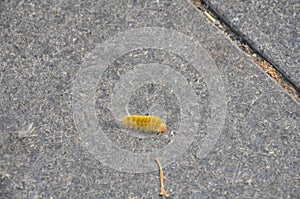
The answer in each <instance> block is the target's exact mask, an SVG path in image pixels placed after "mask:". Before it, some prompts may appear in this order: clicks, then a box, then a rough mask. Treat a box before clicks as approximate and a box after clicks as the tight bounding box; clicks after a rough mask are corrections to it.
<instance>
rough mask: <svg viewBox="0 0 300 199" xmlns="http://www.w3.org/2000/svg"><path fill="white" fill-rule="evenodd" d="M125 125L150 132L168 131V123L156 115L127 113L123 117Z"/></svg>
mask: <svg viewBox="0 0 300 199" xmlns="http://www.w3.org/2000/svg"><path fill="white" fill-rule="evenodd" d="M122 123H123V125H124V126H125V127H127V128H131V129H137V130H142V131H148V132H158V133H161V132H162V133H163V132H166V131H167V125H166V124H165V123H164V122H163V120H162V119H161V118H160V117H157V116H154V115H148V116H143V115H127V116H125V117H123V118H122Z"/></svg>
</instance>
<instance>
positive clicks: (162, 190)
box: [156, 158, 169, 198]
mask: <svg viewBox="0 0 300 199" xmlns="http://www.w3.org/2000/svg"><path fill="white" fill-rule="evenodd" d="M156 162H157V164H158V167H159V178H160V193H159V195H161V196H164V197H166V198H167V197H169V194H167V192H166V190H165V187H164V174H163V170H162V167H161V164H160V160H159V159H158V158H156Z"/></svg>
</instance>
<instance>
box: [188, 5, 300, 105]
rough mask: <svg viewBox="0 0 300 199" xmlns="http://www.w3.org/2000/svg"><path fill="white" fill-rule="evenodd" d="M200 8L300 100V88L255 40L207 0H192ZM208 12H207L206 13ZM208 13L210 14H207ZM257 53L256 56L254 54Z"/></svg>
mask: <svg viewBox="0 0 300 199" xmlns="http://www.w3.org/2000/svg"><path fill="white" fill-rule="evenodd" d="M190 2H191V3H192V4H194V5H195V6H196V7H197V8H198V9H199V10H201V11H202V12H203V13H204V16H206V17H207V18H208V19H209V21H211V22H212V20H211V18H215V19H216V21H217V22H216V23H213V22H212V23H213V24H214V25H216V26H217V27H218V28H219V29H220V30H221V31H222V32H223V33H224V34H226V35H227V36H228V37H229V38H230V39H231V40H232V41H233V42H234V43H235V44H237V46H238V47H239V48H240V49H241V50H242V51H243V52H244V53H245V54H246V55H247V56H248V57H250V58H251V59H252V60H253V61H254V62H255V63H256V64H257V65H258V66H259V67H261V68H262V69H263V70H264V71H265V72H266V73H267V74H268V75H269V76H270V77H272V78H273V79H274V80H275V81H276V82H277V83H278V84H279V85H281V86H282V87H283V89H284V90H286V91H287V92H288V93H289V94H290V95H291V96H292V97H293V98H294V99H296V100H297V101H298V102H300V88H297V87H296V86H295V84H294V83H293V82H292V81H291V80H289V79H288V78H287V77H286V76H285V74H284V73H283V72H282V71H281V70H279V68H278V67H276V65H275V64H272V63H271V61H269V60H268V58H266V57H265V56H264V55H262V54H261V53H260V52H259V50H257V49H256V48H255V47H254V46H255V45H254V44H253V42H251V41H249V39H247V38H245V37H244V36H243V33H242V32H240V31H239V30H238V29H237V28H236V27H234V26H233V25H231V23H230V22H229V20H227V19H226V17H224V16H222V15H221V14H220V13H218V12H217V11H215V10H214V9H213V8H212V6H211V5H210V4H209V3H208V2H207V1H205V0H190ZM205 12H206V13H205ZM207 13H208V15H210V16H207ZM254 55H255V56H254Z"/></svg>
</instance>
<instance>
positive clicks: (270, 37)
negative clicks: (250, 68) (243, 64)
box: [205, 0, 300, 89]
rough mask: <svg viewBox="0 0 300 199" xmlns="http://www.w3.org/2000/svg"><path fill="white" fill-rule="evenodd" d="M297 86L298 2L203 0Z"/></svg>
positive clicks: (299, 63) (299, 83) (299, 64)
mask: <svg viewBox="0 0 300 199" xmlns="http://www.w3.org/2000/svg"><path fill="white" fill-rule="evenodd" d="M205 2H207V3H209V4H210V5H211V7H212V9H213V10H215V11H216V12H217V13H219V14H220V15H221V16H222V19H224V20H226V21H227V22H228V23H229V24H230V25H231V26H233V27H235V29H237V30H238V31H239V32H240V33H241V34H242V35H244V37H245V38H247V39H248V41H250V43H251V44H252V45H253V46H254V47H255V48H256V49H257V50H258V51H259V52H260V53H261V54H263V55H264V56H265V57H266V58H267V59H268V60H269V61H270V62H271V63H272V64H273V65H274V66H275V67H277V68H278V69H279V70H280V71H281V72H282V73H283V74H285V76H286V77H287V78H288V79H290V80H291V82H293V84H295V85H296V86H297V87H298V89H299V88H300V75H299V74H300V58H299V54H300V45H299V44H300V39H299V38H300V36H299V32H300V29H299V27H300V22H299V17H300V13H299V10H300V2H299V1H298V0H292V1H278V0H272V1H240V0H235V1H229V0H228V1H223V0H222V1H221V0H205Z"/></svg>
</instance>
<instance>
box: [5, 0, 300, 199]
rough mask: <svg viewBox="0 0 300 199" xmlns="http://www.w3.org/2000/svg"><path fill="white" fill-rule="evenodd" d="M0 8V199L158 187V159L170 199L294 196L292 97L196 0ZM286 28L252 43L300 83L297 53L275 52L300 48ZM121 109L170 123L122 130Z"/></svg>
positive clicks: (141, 191) (297, 140)
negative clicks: (281, 42) (280, 39)
mask: <svg viewBox="0 0 300 199" xmlns="http://www.w3.org/2000/svg"><path fill="white" fill-rule="evenodd" d="M266 6H268V4H266ZM277 6H283V7H282V9H283V10H284V9H286V7H284V6H285V4H278V5H277ZM222 8H223V7H222ZM250 8H251V7H250ZM228 9H229V8H228ZM223 10H226V11H228V10H227V8H226V7H224V8H223ZM229 10H230V9H229ZM0 11H1V17H0V43H1V45H0V59H1V61H0V81H1V87H0V96H1V98H0V102H1V108H0V157H1V158H0V198H34V199H36V198H162V196H159V192H160V184H159V171H158V166H157V165H156V162H155V158H160V159H161V162H162V166H163V172H164V177H165V181H164V184H165V189H166V191H167V192H168V194H169V195H170V198H297V197H299V193H300V157H299V150H300V103H299V102H298V101H296V100H295V99H294V98H293V97H292V96H290V95H289V94H288V93H287V92H286V91H285V90H283V88H282V87H281V86H280V85H279V84H277V82H275V81H274V80H273V79H271V78H270V77H269V76H268V75H267V74H266V73H265V72H264V71H263V70H262V69H261V68H260V67H259V66H257V65H256V64H255V63H254V62H253V61H252V60H251V59H249V58H248V57H247V56H246V55H245V54H244V53H243V52H242V51H241V50H240V49H239V48H238V47H237V46H236V45H235V44H234V43H233V42H232V41H230V40H229V39H228V38H227V37H226V36H225V35H224V34H223V33H222V32H221V31H220V30H218V29H217V28H216V27H215V26H214V25H213V24H212V23H211V22H210V21H209V20H208V19H207V18H205V17H204V16H203V13H202V12H201V11H199V10H198V9H197V8H196V7H194V6H193V5H192V4H191V3H189V2H187V1H175V0H174V1H164V0H157V1H142V0H136V1H133V0H128V1H121V0H112V1H60V0H57V1H47V2H46V1H34V2H25V1H1V2H0ZM228 12H231V10H230V11H228ZM274 13H275V12H274ZM289 13H290V14H291V15H293V14H295V15H297V10H296V11H295V10H294V11H291V12H287V14H289ZM270 15H272V14H271V13H270ZM246 18H247V17H246ZM275 18H276V17H275ZM275 18H274V19H275ZM244 19H245V18H244V17H241V18H239V19H238V21H239V22H242V23H243V20H244ZM273 23H276V20H275V21H272V22H270V24H273ZM280 24H281V23H280ZM280 28H281V30H282V31H287V32H288V31H289V26H288V25H287V26H280ZM241 30H242V31H243V29H241ZM271 32H272V31H271ZM298 32H299V31H298ZM268 33H270V31H269V32H266V33H264V35H265V36H267V37H268ZM245 34H247V31H246V30H245ZM250 35H251V36H253V38H260V33H259V31H257V32H252V33H251V34H249V35H248V36H249V37H250ZM269 38H270V39H271V37H269ZM260 39H262V38H260ZM286 39H288V41H289V42H288V43H291V45H287V46H286V48H281V47H280V46H278V45H276V43H275V44H274V43H273V42H272V41H266V42H259V41H260V40H258V41H257V43H258V44H260V45H261V46H262V47H261V48H264V45H268V44H270V46H268V47H266V54H267V55H268V56H269V57H271V58H272V60H274V62H276V63H278V66H280V67H281V66H283V67H284V64H285V63H291V64H292V69H293V70H294V69H295V71H294V72H291V73H290V74H291V75H290V77H291V80H292V79H293V77H295V74H296V80H295V78H294V80H295V82H296V83H297V81H298V80H297V73H299V72H297V70H298V69H299V58H297V59H292V58H291V59H290V58H287V59H286V61H284V60H282V62H283V63H284V64H281V61H278V60H279V57H281V56H284V57H287V56H285V55H286V54H289V53H291V52H295V53H296V54H297V48H298V47H297V46H293V45H292V44H294V42H297V38H295V37H289V38H286ZM293 39H295V41H294V40H293ZM298 43H299V42H298ZM295 49H296V50H295ZM294 50H295V51H294ZM273 52H276V53H273ZM298 54H299V53H298ZM293 56H296V55H295V54H293V53H292V56H291V57H293ZM283 70H285V69H283ZM288 71H290V70H289V69H287V73H288ZM143 81H144V82H143ZM126 100H127V101H126ZM124 106H126V107H124ZM126 109H127V110H126ZM126 111H129V113H136V114H153V113H155V114H157V115H159V116H160V117H162V118H163V119H164V120H165V121H166V123H167V125H168V130H167V132H166V133H164V134H151V135H149V134H147V133H143V132H141V134H140V133H139V132H132V131H130V130H127V129H126V130H125V129H123V128H122V126H120V125H119V124H118V119H119V115H122V114H124V113H126Z"/></svg>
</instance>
